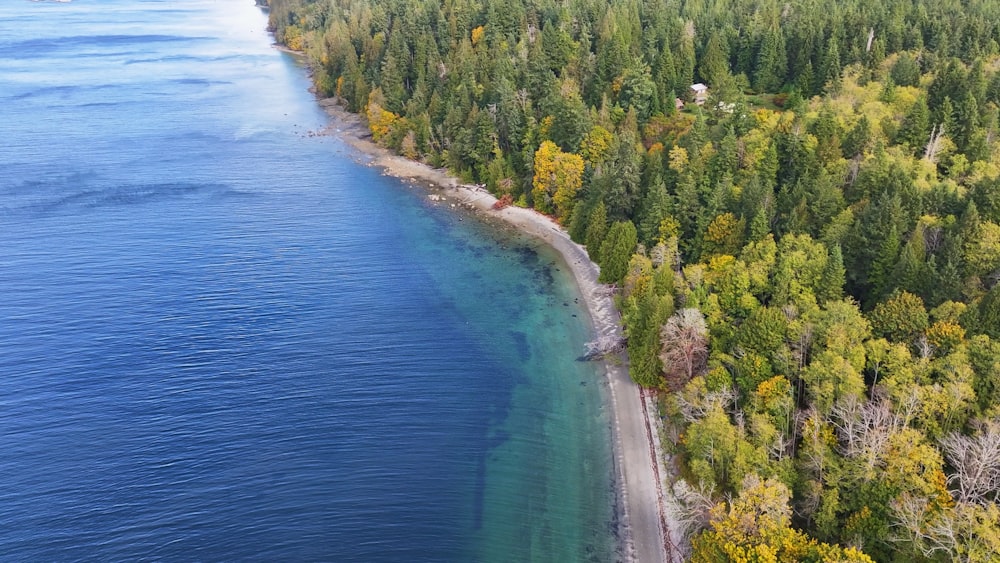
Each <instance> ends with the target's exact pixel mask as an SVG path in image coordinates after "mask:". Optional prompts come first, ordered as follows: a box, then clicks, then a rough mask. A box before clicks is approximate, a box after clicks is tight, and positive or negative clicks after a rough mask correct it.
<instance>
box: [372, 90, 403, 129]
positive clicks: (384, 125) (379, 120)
mask: <svg viewBox="0 0 1000 563" xmlns="http://www.w3.org/2000/svg"><path fill="white" fill-rule="evenodd" d="M384 103H385V98H384V96H383V95H382V89H381V88H376V89H374V90H372V91H371V93H370V94H368V107H367V108H366V111H365V116H366V117H367V118H368V129H370V130H371V132H372V138H373V139H375V142H379V141H381V140H382V139H383V138H385V136H386V135H388V134H389V131H391V130H392V126H393V124H394V123H395V122H396V120H397V119H399V116H398V115H396V114H394V113H392V112H391V111H388V110H386V109H384V108H383V107H382V105H383V104H384Z"/></svg>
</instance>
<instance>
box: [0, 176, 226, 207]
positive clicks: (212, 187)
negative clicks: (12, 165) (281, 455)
mask: <svg viewBox="0 0 1000 563" xmlns="http://www.w3.org/2000/svg"><path fill="white" fill-rule="evenodd" d="M30 184H34V187H35V188H41V189H37V190H33V191H28V190H25V191H24V193H15V194H14V198H13V199H14V200H15V201H16V200H17V199H23V200H24V201H23V202H22V203H20V204H17V203H15V204H14V205H7V206H4V207H2V208H0V213H2V214H4V215H13V214H18V213H29V214H39V215H46V214H51V213H63V212H76V211H80V210H85V209H95V208H104V207H118V206H127V205H138V204H142V203H146V202H151V201H159V200H169V199H179V198H184V197H191V196H196V195H201V196H209V197H223V196H228V195H240V194H241V193H243V192H239V191H237V190H234V189H232V188H230V187H229V186H226V185H224V184H197V183H172V184H168V183H164V184H145V185H123V186H110V187H106V188H98V189H89V190H84V191H77V192H74V193H69V194H65V193H50V194H45V193H38V192H44V188H45V187H47V186H45V185H43V184H40V183H37V182H30V183H25V184H22V185H23V186H24V187H25V188H30V187H32V186H31V185H30ZM50 191H51V190H50ZM8 201H10V198H8Z"/></svg>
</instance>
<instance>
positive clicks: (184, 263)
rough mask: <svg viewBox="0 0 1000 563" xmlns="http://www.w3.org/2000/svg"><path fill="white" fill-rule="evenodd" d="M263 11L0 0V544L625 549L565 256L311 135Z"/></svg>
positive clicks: (261, 550)
mask: <svg viewBox="0 0 1000 563" xmlns="http://www.w3.org/2000/svg"><path fill="white" fill-rule="evenodd" d="M265 26H266V15H265V14H264V13H263V12H262V11H261V10H260V9H259V8H256V7H255V6H254V5H253V2H252V1H251V0H217V1H215V2H205V1H199V0H171V1H169V2H167V1H153V0H147V1H141V2H140V1H135V0H101V1H97V0H73V1H72V2H31V1H28V0H9V1H5V2H3V3H0V560H4V561H61V560H111V561H119V560H135V559H155V560H168V561H169V560H173V561H178V560H184V561H187V560H206V561H211V560H216V561H218V560H269V561H303V560H308V561H403V560H407V561H530V560H534V561H587V560H591V561H607V560H613V559H615V558H616V557H617V555H616V553H617V552H616V549H617V540H616V538H615V528H616V523H615V518H616V515H615V494H614V479H613V475H614V468H613V467H612V455H611V447H610V443H611V434H610V423H609V417H608V413H607V412H606V411H605V406H604V403H605V393H606V384H605V382H604V380H603V376H602V374H601V373H600V372H599V371H598V370H597V369H596V366H594V365H592V364H588V363H583V362H578V361H575V359H576V357H577V356H579V355H580V353H581V350H582V347H583V344H584V342H585V341H586V340H587V339H588V338H589V329H588V327H587V326H586V314H585V312H584V311H583V310H582V309H581V308H580V306H579V305H578V304H577V302H576V301H577V297H578V295H577V294H576V293H575V292H576V290H575V288H574V286H573V284H572V283H571V280H569V279H568V277H567V276H566V275H565V273H564V270H565V268H564V267H563V266H562V265H561V263H560V262H559V260H558V259H557V258H556V257H555V256H554V255H553V254H552V253H551V252H549V251H548V250H547V249H545V248H544V247H540V246H539V245H538V244H537V243H535V242H533V241H530V240H526V239H524V238H522V237H520V236H518V235H517V234H516V233H512V232H509V230H506V229H503V228H500V227H498V226H495V225H491V224H484V223H482V222H480V221H476V220H474V218H472V217H469V216H466V215H463V214H462V213H456V212H454V211H453V210H451V209H450V207H448V206H447V205H442V204H438V203H434V202H431V201H430V200H429V199H428V198H427V192H426V191H425V190H423V189H421V188H416V187H411V186H408V185H406V184H404V183H402V182H399V181H397V180H394V179H391V178H387V177H385V176H382V175H381V174H380V173H379V171H378V170H376V169H373V168H371V167H368V166H365V165H364V161H363V158H361V157H359V155H357V154H355V153H354V152H353V151H352V150H351V149H349V148H348V147H346V146H345V145H344V144H342V143H341V142H340V141H338V140H337V139H336V138H332V137H316V136H311V135H309V131H313V130H318V129H320V128H322V127H323V126H324V125H325V124H326V118H325V116H324V115H323V113H322V112H321V111H320V110H319V109H318V107H317V105H316V102H315V100H314V99H313V97H312V96H311V95H310V94H309V93H308V91H307V89H308V87H309V83H308V79H307V76H306V72H305V70H304V69H303V68H302V67H301V66H300V65H299V64H297V63H296V61H295V60H294V59H293V58H292V57H290V56H288V55H286V54H283V53H280V52H278V51H277V50H275V49H273V48H272V47H271V45H270V44H271V40H270V38H269V37H268V36H267V34H266V33H265V31H264V28H265Z"/></svg>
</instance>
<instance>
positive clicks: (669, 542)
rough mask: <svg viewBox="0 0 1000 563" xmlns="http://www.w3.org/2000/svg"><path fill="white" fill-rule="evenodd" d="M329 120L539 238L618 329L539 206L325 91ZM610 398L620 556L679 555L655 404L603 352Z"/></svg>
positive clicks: (394, 163)
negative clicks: (420, 158)
mask: <svg viewBox="0 0 1000 563" xmlns="http://www.w3.org/2000/svg"><path fill="white" fill-rule="evenodd" d="M318 102H319V105H320V107H322V108H323V110H324V111H325V112H326V114H327V116H328V117H329V119H330V123H329V124H328V125H327V127H326V128H325V130H324V131H323V132H322V133H321V134H325V135H334V136H337V137H338V138H339V139H340V140H342V141H343V142H344V143H345V144H347V145H349V146H350V147H352V148H353V149H354V150H356V151H357V152H358V153H359V155H360V156H362V157H364V159H366V164H367V165H369V166H377V167H379V168H382V170H383V173H384V174H386V175H389V176H393V177H396V178H399V179H401V180H405V181H414V180H420V181H423V182H426V183H429V184H430V185H431V186H432V187H437V188H439V189H440V190H441V191H442V192H443V195H436V194H431V195H430V196H429V197H432V199H435V200H436V201H441V200H447V199H452V200H454V203H453V204H452V205H453V206H454V205H455V204H459V205H462V206H463V207H466V208H469V209H472V210H474V211H475V212H476V213H477V214H481V215H487V216H490V217H497V218H499V219H501V220H503V221H504V222H505V223H506V224H508V225H511V226H512V227H514V228H516V229H517V230H518V231H520V232H522V233H525V234H527V235H529V236H531V237H534V238H536V239H539V240H541V241H542V242H544V243H545V244H547V245H548V246H550V247H551V248H553V249H554V250H555V251H556V252H557V253H559V255H561V256H562V259H563V261H565V262H566V265H567V266H568V267H569V269H570V272H571V273H572V277H573V279H574V281H575V283H576V285H577V289H578V290H579V292H580V295H581V297H582V298H583V301H584V303H585V305H586V310H587V313H588V315H589V316H590V323H591V327H592V328H593V331H594V334H595V337H600V336H620V335H621V331H622V329H621V323H620V315H619V312H618V309H617V307H615V304H614V300H613V299H612V297H611V295H610V293H609V292H607V291H606V290H605V287H606V286H604V285H603V284H600V283H598V281H597V277H598V274H599V268H598V266H597V265H596V264H594V263H593V262H591V260H590V257H589V256H588V255H587V251H586V250H585V249H584V248H583V247H582V246H581V245H579V244H577V243H575V242H573V241H572V240H570V238H569V234H568V233H567V232H566V231H565V230H564V229H563V228H562V227H560V226H559V225H558V224H557V223H555V221H553V220H552V219H551V218H549V217H547V216H545V215H542V214H541V213H538V212H537V211H535V210H533V209H526V208H520V207H515V206H508V207H506V208H504V209H500V210H496V209H493V204H494V203H495V202H496V201H497V200H496V198H495V197H494V196H493V195H492V194H490V193H489V192H488V191H486V190H485V189H483V188H480V187H478V186H469V185H465V184H462V183H460V182H459V181H458V179H456V178H454V177H453V176H451V175H449V174H448V172H447V171H446V170H442V169H435V168H431V167H430V166H428V165H426V164H424V163H421V162H417V161H413V160H409V159H407V158H405V157H403V156H400V155H396V154H394V153H392V152H391V151H389V150H388V149H385V148H383V147H380V146H378V145H376V144H375V143H374V142H373V141H372V140H371V135H370V133H369V131H368V128H367V126H366V125H365V124H364V122H363V120H362V118H361V117H360V116H359V115H356V114H352V113H350V112H347V111H346V110H344V109H343V108H342V107H341V106H340V105H339V103H338V102H337V101H336V100H335V99H333V98H326V99H319V98H318ZM601 365H602V366H603V369H604V371H605V376H606V379H607V382H608V391H609V397H610V401H611V404H610V406H611V412H612V413H613V416H612V417H611V418H612V441H613V444H612V447H613V452H614V456H615V463H614V466H615V473H616V475H615V479H616V483H615V486H616V489H617V493H618V503H619V508H620V509H622V513H623V517H622V518H621V520H620V523H619V530H618V534H619V537H620V539H621V542H622V545H621V550H622V556H623V557H624V558H625V560H627V561H641V562H646V561H671V562H672V561H680V554H679V553H677V550H676V549H672V546H673V545H676V542H677V538H676V537H675V535H676V533H677V531H678V528H679V527H678V526H676V525H670V521H669V520H668V518H667V516H668V515H667V513H666V512H665V511H664V502H665V498H664V483H663V479H664V478H665V477H666V476H667V473H666V468H665V467H664V465H663V452H662V450H661V448H660V444H659V423H658V420H657V419H656V418H655V405H652V406H650V405H648V403H649V402H650V401H651V398H649V397H647V395H646V393H644V392H643V391H642V389H641V388H639V386H638V385H636V384H635V383H634V382H632V380H631V378H630V377H629V374H628V364H627V363H622V362H613V361H608V360H601Z"/></svg>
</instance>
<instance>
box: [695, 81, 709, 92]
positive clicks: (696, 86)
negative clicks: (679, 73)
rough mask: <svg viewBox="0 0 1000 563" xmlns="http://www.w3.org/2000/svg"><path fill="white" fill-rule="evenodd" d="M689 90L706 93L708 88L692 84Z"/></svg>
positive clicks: (699, 84)
mask: <svg viewBox="0 0 1000 563" xmlns="http://www.w3.org/2000/svg"><path fill="white" fill-rule="evenodd" d="M691 89H692V90H694V91H695V92H707V91H708V86H705V85H704V84H702V83H701V82H699V83H697V84H692V85H691Z"/></svg>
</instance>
